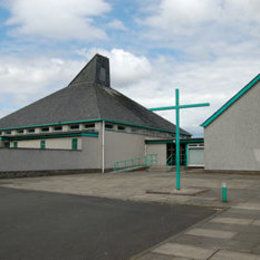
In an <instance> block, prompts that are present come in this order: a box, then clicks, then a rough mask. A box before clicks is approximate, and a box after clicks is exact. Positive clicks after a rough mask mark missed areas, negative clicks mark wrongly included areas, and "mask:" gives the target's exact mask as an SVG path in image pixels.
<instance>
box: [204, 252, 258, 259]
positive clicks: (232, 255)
mask: <svg viewBox="0 0 260 260" xmlns="http://www.w3.org/2000/svg"><path fill="white" fill-rule="evenodd" d="M209 259H210V260H259V259H260V255H254V254H247V253H239V252H233V251H228V250H219V251H218V252H217V253H216V254H215V255H213V256H212V257H211V258H209Z"/></svg>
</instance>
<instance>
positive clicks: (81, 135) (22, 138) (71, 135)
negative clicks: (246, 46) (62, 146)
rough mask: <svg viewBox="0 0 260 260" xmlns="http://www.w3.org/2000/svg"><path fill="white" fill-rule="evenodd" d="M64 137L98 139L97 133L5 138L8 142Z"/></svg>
mask: <svg viewBox="0 0 260 260" xmlns="http://www.w3.org/2000/svg"><path fill="white" fill-rule="evenodd" d="M64 137H98V133H97V132H91V133H86V132H85V133H80V132H77V133H57V134H55V133H51V134H39V135H24V136H8V137H7V136H6V137H3V138H4V139H5V140H8V141H23V140H38V139H51V138H64Z"/></svg>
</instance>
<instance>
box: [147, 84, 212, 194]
mask: <svg viewBox="0 0 260 260" xmlns="http://www.w3.org/2000/svg"><path fill="white" fill-rule="evenodd" d="M179 98H180V96H179V89H175V106H169V107H154V108H150V109H149V110H150V111H162V110H173V109H175V113H176V123H175V147H176V148H175V164H176V165H175V169H176V184H175V187H176V190H180V189H181V171H180V109H184V108H194V107H207V106H209V103H200V104H189V105H180V103H179Z"/></svg>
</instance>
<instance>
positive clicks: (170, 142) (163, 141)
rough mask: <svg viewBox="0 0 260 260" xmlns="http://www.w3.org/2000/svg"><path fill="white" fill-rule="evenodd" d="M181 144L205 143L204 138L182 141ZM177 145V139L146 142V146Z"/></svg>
mask: <svg viewBox="0 0 260 260" xmlns="http://www.w3.org/2000/svg"><path fill="white" fill-rule="evenodd" d="M180 141H181V144H194V143H199V144H200V143H204V139H203V138H193V139H181V140H180ZM172 143H175V139H167V140H165V139H164V140H160V139H156V140H145V144H172Z"/></svg>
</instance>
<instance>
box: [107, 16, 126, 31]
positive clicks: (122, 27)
mask: <svg viewBox="0 0 260 260" xmlns="http://www.w3.org/2000/svg"><path fill="white" fill-rule="evenodd" d="M108 27H109V28H112V29H115V30H119V31H127V28H126V26H125V25H124V23H123V22H122V21H120V20H117V19H115V20H113V21H111V22H110V23H108Z"/></svg>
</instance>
